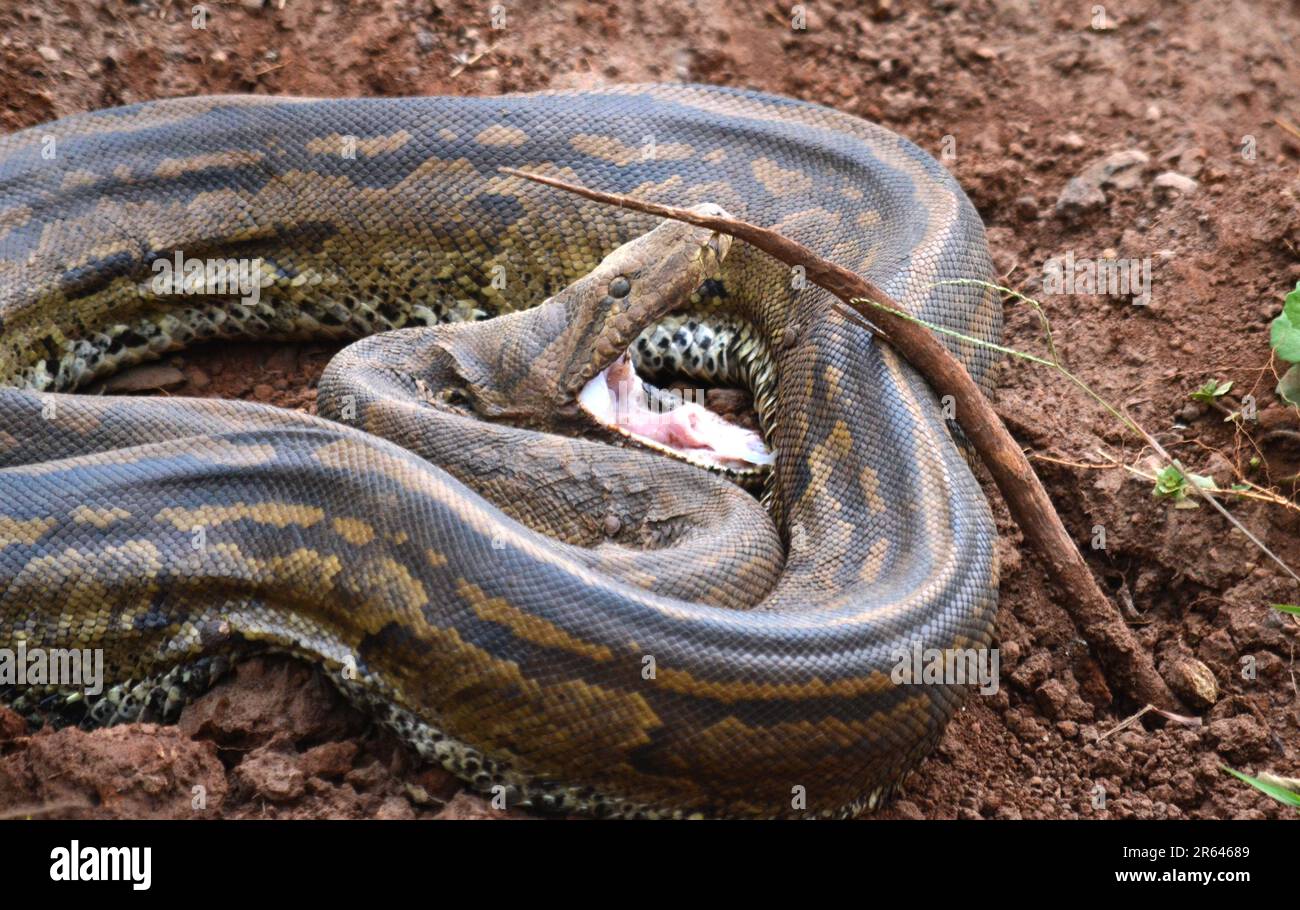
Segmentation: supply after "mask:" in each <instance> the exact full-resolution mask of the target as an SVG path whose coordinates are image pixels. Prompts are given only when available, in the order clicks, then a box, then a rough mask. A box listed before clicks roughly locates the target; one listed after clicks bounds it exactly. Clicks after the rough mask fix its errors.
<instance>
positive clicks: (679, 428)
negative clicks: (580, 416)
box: [578, 352, 776, 474]
mask: <svg viewBox="0 0 1300 910" xmlns="http://www.w3.org/2000/svg"><path fill="white" fill-rule="evenodd" d="M647 388H648V387H647V386H646V384H645V383H644V382H643V381H642V380H641V377H639V376H638V375H637V374H636V371H635V370H634V369H633V368H632V361H631V358H630V356H629V355H628V354H627V353H626V352H624V353H623V354H621V355H620V356H619V357H617V358H616V359H615V360H614V362H613V363H611V364H610V365H609V366H608V367H606V368H605V369H603V370H601V371H600V372H599V373H598V374H597V375H596V376H595V378H593V379H592V380H591V381H590V382H588V383H587V384H586V385H585V386H583V388H582V391H581V392H580V393H579V395H578V406H579V408H580V409H581V410H582V411H584V412H585V413H586V414H587V415H589V416H590V417H591V418H592V419H593V420H595V421H596V422H597V423H598V424H600V425H601V426H602V427H605V428H606V429H609V430H612V431H614V432H615V433H618V434H619V435H621V436H624V437H626V438H628V439H631V440H633V441H635V442H637V443H639V444H641V445H643V446H645V447H646V448H649V449H653V450H654V451H657V452H662V453H664V454H666V455H670V456H672V457H674V458H677V459H680V460H682V461H686V462H689V463H691V464H694V465H696V466H698V467H702V468H706V469H709V470H713V471H726V472H729V473H738V474H757V473H760V472H763V471H766V470H768V469H769V468H770V467H771V466H772V464H773V463H774V462H775V460H776V458H775V455H774V454H773V453H772V451H771V450H770V449H769V448H768V447H767V445H766V444H765V443H764V442H763V437H762V436H761V435H760V434H758V433H756V432H754V431H753V430H747V429H745V428H744V427H740V426H737V425H736V424H733V423H731V422H730V421H728V420H726V419H724V418H722V417H720V416H719V415H717V414H715V413H713V412H712V411H710V410H708V409H707V408H705V407H704V406H703V405H701V404H700V403H698V402H696V401H684V400H682V399H680V398H679V397H678V396H675V395H671V394H669V393H666V392H662V391H658V390H656V394H651V393H649V392H648V391H647Z"/></svg>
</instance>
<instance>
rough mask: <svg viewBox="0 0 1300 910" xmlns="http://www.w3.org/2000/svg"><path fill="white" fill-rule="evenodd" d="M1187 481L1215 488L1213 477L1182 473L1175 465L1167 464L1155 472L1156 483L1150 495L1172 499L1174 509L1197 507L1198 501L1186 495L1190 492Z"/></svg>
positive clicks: (1210, 488) (1204, 487) (1206, 487)
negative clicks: (1158, 471)
mask: <svg viewBox="0 0 1300 910" xmlns="http://www.w3.org/2000/svg"><path fill="white" fill-rule="evenodd" d="M1189 483H1192V484H1195V485H1196V486H1198V487H1200V488H1201V489H1204V490H1213V489H1216V488H1215V485H1214V478H1213V477H1206V476H1204V475H1203V474H1193V473H1192V472H1190V471H1188V472H1187V473H1186V474H1184V473H1183V472H1182V471H1180V470H1179V469H1178V467H1177V466H1176V465H1169V466H1167V467H1165V468H1164V469H1162V470H1161V471H1160V473H1158V474H1156V485H1155V489H1154V490H1152V491H1151V495H1152V496H1158V497H1163V498H1166V499H1171V500H1173V503H1174V508H1175V509H1199V508H1200V507H1201V505H1200V503H1198V502H1197V501H1196V500H1195V499H1192V498H1191V497H1190V496H1188V495H1187V494H1188V493H1189V492H1190V488H1189V487H1188V484H1189Z"/></svg>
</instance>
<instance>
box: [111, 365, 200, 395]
mask: <svg viewBox="0 0 1300 910" xmlns="http://www.w3.org/2000/svg"><path fill="white" fill-rule="evenodd" d="M183 385H185V374H184V373H182V372H181V371H180V370H178V369H176V368H175V367H171V366H166V365H164V364H159V363H147V364H142V365H141V366H137V367H131V368H130V369H127V370H123V371H122V372H121V373H116V374H114V375H113V376H110V377H108V379H107V380H105V382H104V391H105V392H108V393H109V394H113V395H121V394H126V393H128V392H156V391H159V390H162V389H176V388H180V387H181V386H183Z"/></svg>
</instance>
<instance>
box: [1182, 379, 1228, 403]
mask: <svg viewBox="0 0 1300 910" xmlns="http://www.w3.org/2000/svg"><path fill="white" fill-rule="evenodd" d="M1230 391H1232V382H1231V381H1229V382H1219V380H1217V379H1210V380H1207V381H1206V383H1205V385H1203V386H1201V387H1200V388H1199V389H1197V390H1196V391H1195V392H1192V393H1191V394H1190V395H1189V396H1188V397H1189V398H1191V399H1192V400H1193V401H1199V402H1202V403H1203V404H1214V403H1215V402H1216V401H1218V400H1219V399H1220V398H1222V397H1223V396H1224V395H1227V394H1228V392H1230Z"/></svg>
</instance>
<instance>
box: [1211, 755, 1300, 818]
mask: <svg viewBox="0 0 1300 910" xmlns="http://www.w3.org/2000/svg"><path fill="white" fill-rule="evenodd" d="M1221 767H1222V768H1223V770H1224V771H1227V772H1228V773H1229V774H1231V775H1232V776H1233V777H1236V778H1238V779H1240V780H1244V781H1245V782H1246V783H1248V784H1250V785H1251V786H1252V787H1254V788H1255V789H1256V790H1258V791H1260V792H1261V793H1265V794H1267V795H1269V796H1271V797H1273V799H1275V800H1277V801H1278V802H1279V803H1281V804H1282V805H1284V806H1294V807H1295V808H1297V809H1300V793H1292V792H1291V791H1290V790H1288V789H1286V787H1280V786H1278V785H1277V784H1275V783H1272V782H1270V781H1266V780H1260V779H1259V778H1258V777H1251V776H1250V775H1249V774H1242V773H1241V772H1240V771H1234V770H1233V769H1232V768H1229V767H1228V766H1227V765H1222V766H1221Z"/></svg>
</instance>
